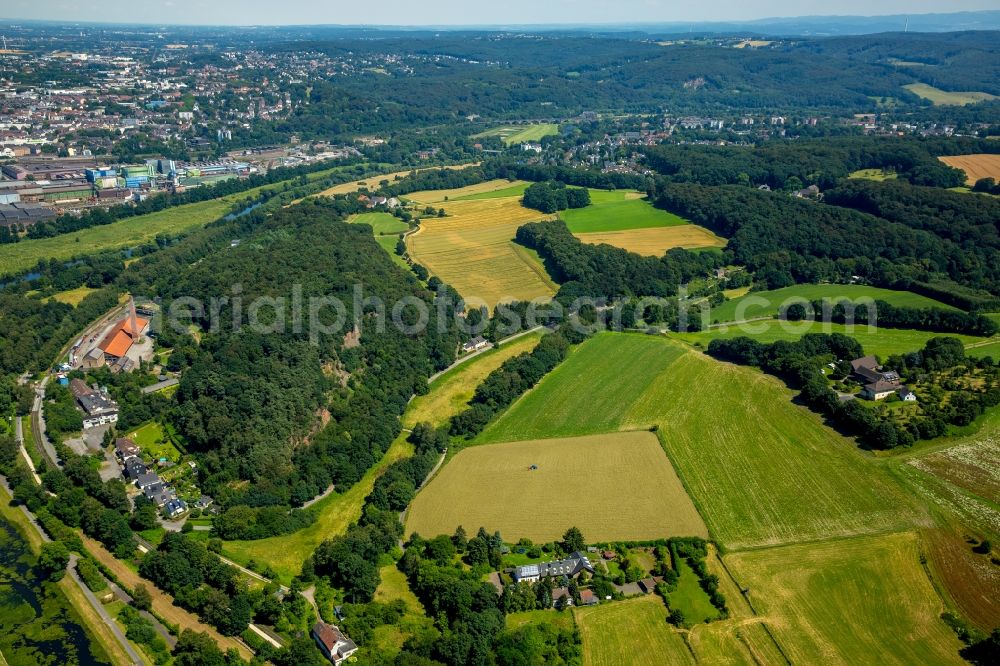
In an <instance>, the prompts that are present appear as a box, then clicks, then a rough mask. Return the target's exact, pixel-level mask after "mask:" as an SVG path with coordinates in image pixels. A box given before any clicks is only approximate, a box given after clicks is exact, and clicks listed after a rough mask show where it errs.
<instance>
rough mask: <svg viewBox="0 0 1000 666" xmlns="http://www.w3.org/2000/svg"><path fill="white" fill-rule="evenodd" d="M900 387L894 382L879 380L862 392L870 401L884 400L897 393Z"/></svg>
mask: <svg viewBox="0 0 1000 666" xmlns="http://www.w3.org/2000/svg"><path fill="white" fill-rule="evenodd" d="M898 389H899V386H898V385H896V384H893V383H892V382H886V381H882V380H878V381H876V382H872V383H871V384H867V385H865V387H864V388H863V389H862V390H861V395H862V396H863V397H865V398H867V399H869V400H884V399H885V398H888V397H889V396H890V395H892V394H893V393H895V392H896V391H897V390H898Z"/></svg>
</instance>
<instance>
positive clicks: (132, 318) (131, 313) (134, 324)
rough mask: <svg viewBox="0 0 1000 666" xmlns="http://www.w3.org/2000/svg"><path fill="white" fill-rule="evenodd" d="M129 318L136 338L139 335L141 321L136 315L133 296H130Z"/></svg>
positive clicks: (133, 337) (132, 332) (134, 338)
mask: <svg viewBox="0 0 1000 666" xmlns="http://www.w3.org/2000/svg"><path fill="white" fill-rule="evenodd" d="M128 319H129V322H128V323H129V326H130V327H131V331H130V332H131V334H132V339H133V340H136V339H137V338H138V337H139V322H138V321H137V319H136V316H135V299H134V298H132V297H131V296H129V297H128Z"/></svg>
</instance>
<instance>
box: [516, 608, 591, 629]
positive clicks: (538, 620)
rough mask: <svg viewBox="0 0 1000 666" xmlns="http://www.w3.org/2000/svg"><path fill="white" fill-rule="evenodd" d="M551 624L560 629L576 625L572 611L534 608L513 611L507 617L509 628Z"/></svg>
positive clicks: (571, 627)
mask: <svg viewBox="0 0 1000 666" xmlns="http://www.w3.org/2000/svg"><path fill="white" fill-rule="evenodd" d="M529 624H531V625H540V624H549V625H552V626H554V627H559V628H560V629H569V630H572V629H573V627H575V626H576V623H575V622H574V620H573V613H572V612H561V613H560V612H553V611H550V610H533V611H521V612H518V613H511V614H509V615H507V617H506V625H507V628H508V629H517V628H519V627H524V626H526V625H529Z"/></svg>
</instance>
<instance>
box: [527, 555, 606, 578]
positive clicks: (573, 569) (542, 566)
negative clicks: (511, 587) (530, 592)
mask: <svg viewBox="0 0 1000 666" xmlns="http://www.w3.org/2000/svg"><path fill="white" fill-rule="evenodd" d="M584 571H586V572H588V573H591V574H593V573H594V565H593V564H591V563H590V558H588V557H587V556H586V555H584V554H583V553H581V552H580V551H576V552H575V553H573V554H572V555H570V556H569V557H567V558H566V559H564V560H556V561H554V562H540V563H538V564H524V565H521V566H519V567H515V568H514V582H515V583H521V582H525V583H534V582H536V581H539V580H541V579H542V578H550V577H552V576H566V577H567V578H575V577H576V576H579V575H580V574H581V573H582V572H584Z"/></svg>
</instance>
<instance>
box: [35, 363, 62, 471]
mask: <svg viewBox="0 0 1000 666" xmlns="http://www.w3.org/2000/svg"><path fill="white" fill-rule="evenodd" d="M51 378H52V376H51V375H45V376H44V377H43V378H42V381H41V382H39V383H38V386H37V387H36V388H35V404H34V407H33V408H32V411H31V420H32V423H33V424H34V428H35V443H36V444H41V445H42V448H41V449H40V450H41V452H42V453H44V454H45V457H46V458H48V462H49V464H50V465H52V466H53V467H61V465H60V463H59V455H58V454H57V453H56V449H55V447H54V446H52V442H50V441H49V438H48V437H47V436H46V435H45V413H44V411H43V403H44V402H45V387H46V386H47V385H48V383H49V379H51Z"/></svg>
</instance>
